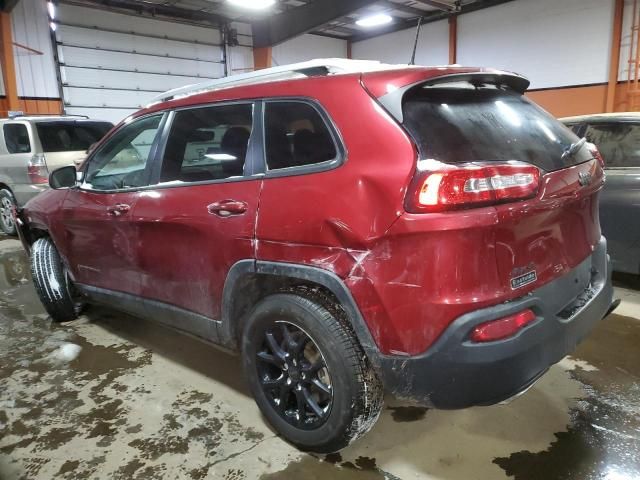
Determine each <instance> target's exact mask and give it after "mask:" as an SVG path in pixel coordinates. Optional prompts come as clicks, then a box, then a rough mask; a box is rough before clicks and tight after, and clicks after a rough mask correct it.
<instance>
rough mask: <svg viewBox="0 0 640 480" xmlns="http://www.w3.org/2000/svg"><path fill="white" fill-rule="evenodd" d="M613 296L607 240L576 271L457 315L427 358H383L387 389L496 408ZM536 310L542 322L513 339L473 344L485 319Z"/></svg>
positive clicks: (419, 399) (446, 403)
mask: <svg viewBox="0 0 640 480" xmlns="http://www.w3.org/2000/svg"><path fill="white" fill-rule="evenodd" d="M612 301H613V287H612V285H611V269H610V264H609V259H608V256H607V248H606V240H605V239H604V237H603V238H602V239H601V240H600V242H599V244H598V245H597V247H596V249H595V250H594V252H593V254H592V255H591V256H590V257H588V258H587V259H586V260H584V261H583V262H582V263H581V264H580V265H578V266H577V267H576V268H575V269H573V270H572V271H571V272H570V273H569V274H567V275H564V276H563V277H561V278H558V279H556V280H554V281H552V282H550V283H548V284H547V285H545V286H543V287H541V288H539V289H537V290H535V291H533V292H531V293H530V294H528V295H527V296H525V297H523V298H520V299H517V300H514V301H510V302H507V303H504V304H501V305H497V306H493V307H490V308H485V309H482V310H478V311H475V312H471V313H468V314H466V315H463V316H462V317H460V318H458V319H456V320H455V321H454V322H453V323H452V324H451V325H450V326H449V327H448V328H447V330H446V331H445V332H444V333H443V334H442V336H441V337H440V338H439V339H438V340H437V341H436V343H435V344H434V345H433V346H432V347H431V348H429V350H428V351H427V352H426V353H425V354H422V355H419V356H414V357H390V356H384V357H382V358H381V359H380V367H381V374H382V378H383V382H384V384H385V388H386V389H387V391H389V392H390V393H393V394H394V395H396V396H397V397H399V398H403V399H406V400H409V401H412V402H413V403H418V404H422V405H427V406H432V407H436V408H444V409H454V408H466V407H470V406H474V405H491V404H495V403H499V402H501V401H503V400H506V399H508V398H510V397H512V396H514V395H516V394H518V393H519V392H521V391H522V390H524V389H526V388H527V387H528V386H530V385H531V384H533V383H534V382H535V381H536V380H537V379H538V378H539V377H540V376H542V375H543V374H544V373H545V372H546V370H547V369H548V368H549V367H550V366H551V365H553V364H555V363H557V362H558V361H560V360H561V359H562V358H563V357H564V356H566V355H568V354H569V353H571V352H572V351H573V350H574V348H575V347H576V345H577V344H578V343H579V342H580V341H581V340H582V339H583V338H584V337H585V336H586V335H587V334H588V333H589V332H590V331H591V330H592V329H593V328H594V327H595V325H596V324H597V323H598V322H599V321H600V320H601V319H602V318H603V317H604V316H605V315H606V314H607V313H609V309H610V307H611V305H612ZM526 308H530V309H531V310H533V311H534V313H535V314H536V316H537V320H536V321H535V322H534V323H532V324H530V325H528V326H527V327H526V328H524V329H523V330H521V331H520V332H519V333H518V334H517V335H515V336H514V337H511V338H508V339H505V340H500V341H496V342H489V343H482V344H479V343H472V342H470V341H469V340H468V338H469V334H470V332H471V330H472V329H473V328H474V327H475V326H476V325H478V324H480V323H483V322H487V321H489V320H494V319H498V318H501V317H505V316H508V315H510V314H513V313H517V312H519V311H521V310H523V309H526Z"/></svg>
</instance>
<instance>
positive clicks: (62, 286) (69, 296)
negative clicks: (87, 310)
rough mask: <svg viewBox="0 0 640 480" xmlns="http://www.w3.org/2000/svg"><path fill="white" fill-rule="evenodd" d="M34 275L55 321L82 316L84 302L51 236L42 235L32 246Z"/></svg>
mask: <svg viewBox="0 0 640 480" xmlns="http://www.w3.org/2000/svg"><path fill="white" fill-rule="evenodd" d="M31 276H32V277H33V284H34V286H35V287H36V292H37V294H38V297H39V298H40V301H41V302H42V304H43V305H44V308H45V309H46V310H47V313H48V314H49V315H51V318H52V319H53V320H54V321H56V322H68V321H71V320H75V319H76V318H78V314H79V313H80V310H81V309H82V303H81V302H80V301H79V299H78V295H77V293H76V292H75V288H74V286H73V284H72V282H71V280H70V279H69V276H68V274H67V272H66V270H65V268H64V265H63V264H62V260H61V259H60V254H59V253H58V250H56V247H55V245H54V244H53V242H52V241H51V240H50V239H49V238H39V239H38V240H36V241H35V242H34V243H33V245H32V246H31Z"/></svg>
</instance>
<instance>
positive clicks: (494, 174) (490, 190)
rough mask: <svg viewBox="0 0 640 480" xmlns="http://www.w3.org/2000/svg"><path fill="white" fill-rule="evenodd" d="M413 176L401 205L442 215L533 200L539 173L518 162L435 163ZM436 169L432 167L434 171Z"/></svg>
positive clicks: (417, 211) (408, 209) (421, 211)
mask: <svg viewBox="0 0 640 480" xmlns="http://www.w3.org/2000/svg"><path fill="white" fill-rule="evenodd" d="M420 163H421V164H423V165H425V167H426V168H425V167H423V169H422V170H420V169H419V171H418V173H417V174H416V176H415V178H414V179H413V182H412V184H411V187H410V189H409V192H408V193H407V198H406V202H405V208H406V210H407V211H408V212H411V213H427V212H442V211H446V210H457V209H463V208H472V207H480V206H486V205H492V204H496V203H503V202H514V201H518V200H525V199H528V198H532V197H535V196H536V194H537V192H538V184H539V181H540V170H539V169H538V168H537V167H534V166H532V165H528V164H523V163H520V162H513V163H501V164H491V165H471V164H469V165H460V166H452V165H445V164H441V163H439V162H435V161H429V160H427V161H423V162H420ZM434 167H436V168H434Z"/></svg>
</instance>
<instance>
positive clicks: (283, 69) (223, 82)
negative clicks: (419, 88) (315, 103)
mask: <svg viewBox="0 0 640 480" xmlns="http://www.w3.org/2000/svg"><path fill="white" fill-rule="evenodd" d="M398 67H399V66H398V65H387V64H384V63H380V62H378V61H372V60H346V59H343V58H323V59H316V60H310V61H308V62H302V63H294V64H291V65H282V66H278V67H272V68H265V69H263V70H256V71H254V72H249V73H241V74H238V75H231V76H229V77H223V78H217V79H215V80H210V81H207V82H203V83H197V84H194V85H187V86H185V87H180V88H174V89H173V90H169V91H168V92H165V93H161V94H160V95H158V96H156V97H154V98H153V99H152V100H151V102H150V103H149V105H147V106H151V105H154V104H156V103H160V102H166V101H168V100H175V99H178V98H184V97H188V96H191V95H196V94H198V93H205V92H212V91H216V90H222V89H224V88H231V87H239V86H244V85H254V84H257V83H264V82H275V81H278V80H291V79H296V78H305V77H315V76H325V75H334V74H340V73H342V74H346V73H362V72H369V71H376V70H385V69H389V68H398ZM405 67H406V65H405Z"/></svg>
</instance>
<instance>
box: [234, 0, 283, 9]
mask: <svg viewBox="0 0 640 480" xmlns="http://www.w3.org/2000/svg"><path fill="white" fill-rule="evenodd" d="M227 1H228V2H229V3H231V4H233V5H236V6H238V7H243V8H250V9H251V10H262V9H264V8H269V7H270V6H271V5H273V4H274V3H276V0H227Z"/></svg>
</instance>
